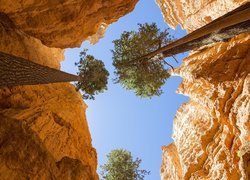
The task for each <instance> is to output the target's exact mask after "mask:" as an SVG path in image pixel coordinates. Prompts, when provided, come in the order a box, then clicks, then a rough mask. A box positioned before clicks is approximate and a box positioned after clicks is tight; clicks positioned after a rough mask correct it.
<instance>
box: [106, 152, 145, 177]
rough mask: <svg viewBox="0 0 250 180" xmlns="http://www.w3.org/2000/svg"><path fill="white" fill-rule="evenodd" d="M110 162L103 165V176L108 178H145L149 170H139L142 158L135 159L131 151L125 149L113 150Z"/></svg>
mask: <svg viewBox="0 0 250 180" xmlns="http://www.w3.org/2000/svg"><path fill="white" fill-rule="evenodd" d="M107 157H108V162H107V163H106V164H104V165H103V166H101V169H102V171H101V177H102V178H103V179H106V180H143V179H144V177H145V176H146V175H148V174H150V172H149V171H146V170H139V169H138V168H139V166H140V163H141V159H138V158H136V160H133V157H132V155H131V153H130V152H129V151H127V150H124V149H115V150H112V151H111V152H110V153H109V154H108V155H107Z"/></svg>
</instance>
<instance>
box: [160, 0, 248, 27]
mask: <svg viewBox="0 0 250 180" xmlns="http://www.w3.org/2000/svg"><path fill="white" fill-rule="evenodd" d="M247 1H248V0H156V2H157V4H158V5H159V7H160V9H161V11H162V14H163V16H164V19H165V21H166V22H167V23H168V25H169V26H170V27H172V28H176V27H177V25H181V27H182V28H183V29H185V30H187V31H188V32H192V31H194V30H195V29H198V28H200V27H202V26H204V25H206V24H207V23H209V22H211V21H213V20H215V19H217V18H218V17H220V16H222V15H224V14H226V13H227V12H229V11H232V10H233V9H235V8H237V7H239V6H240V5H242V4H243V3H246V2H247Z"/></svg>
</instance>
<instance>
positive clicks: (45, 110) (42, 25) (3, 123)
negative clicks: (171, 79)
mask: <svg viewBox="0 0 250 180" xmlns="http://www.w3.org/2000/svg"><path fill="white" fill-rule="evenodd" d="M135 3H136V1H135V0H130V1H126V2H122V1H97V0H95V1H86V0H85V1H77V0H71V1H70V0H68V1H66V0H63V1H47V0H44V1H39V2H38V1H16V2H14V1H8V0H0V51H2V52H5V53H9V54H13V55H15V56H20V57H23V58H25V59H29V60H31V61H34V62H36V63H39V64H42V65H46V66H49V67H53V68H60V61H62V60H63V51H64V50H63V49H61V48H65V47H75V46H79V44H80V43H81V42H82V41H83V40H84V39H86V38H87V37H88V36H91V35H95V33H96V32H97V35H96V36H95V38H94V40H95V41H96V40H97V39H98V37H99V36H103V31H100V30H98V27H99V26H100V23H103V22H105V23H107V24H109V23H111V22H114V21H116V20H117V19H118V18H119V17H121V16H123V15H124V14H126V13H128V12H129V11H131V10H132V9H133V7H134V6H135ZM48 46H50V47H48ZM72 63H74V62H72ZM86 108H87V105H86V104H85V103H84V102H83V101H82V98H81V95H80V93H78V92H76V91H75V87H74V86H73V85H71V84H69V83H58V84H48V85H36V86H18V87H5V88H0V179H3V180H5V179H6V180H9V179H63V180H64V179H72V180H76V179H79V180H80V179H84V180H92V179H98V175H97V173H96V168H97V154H96V151H95V149H94V148H93V147H92V144H91V136H90V132H89V129H88V124H87V120H86V116H85V111H86Z"/></svg>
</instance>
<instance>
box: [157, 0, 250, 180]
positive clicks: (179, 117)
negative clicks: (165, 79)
mask: <svg viewBox="0 0 250 180" xmlns="http://www.w3.org/2000/svg"><path fill="white" fill-rule="evenodd" d="M166 2H168V3H169V4H172V5H174V4H177V3H178V2H179V1H166ZM181 2H182V4H183V5H184V4H185V8H181V6H180V8H179V9H176V8H175V7H174V6H171V8H170V6H166V7H168V8H170V9H171V10H169V9H167V10H168V11H169V12H172V16H171V17H168V18H169V19H167V21H168V22H170V23H172V25H173V26H175V24H178V23H180V24H182V25H183V26H184V28H185V29H187V30H189V31H193V30H195V29H196V28H198V27H200V26H202V25H204V24H206V23H207V22H209V21H211V20H212V19H215V18H216V17H218V16H219V15H223V14H224V13H225V12H227V11H228V10H231V9H232V7H234V6H238V5H239V4H241V3H243V1H230V0H227V1H220V2H217V5H216V4H214V5H213V3H215V1H211V2H210V3H209V5H207V4H206V3H207V2H208V1H206V3H205V1H204V2H203V4H200V5H199V3H197V1H196V3H194V2H193V1H192V2H193V3H192V2H191V1H188V0H185V1H181ZM245 2H246V1H245ZM223 4H227V5H226V6H224V5H223ZM179 5H180V4H179ZM197 5H199V7H200V8H199V9H200V10H199V11H198V9H197V12H196V13H191V10H193V9H194V8H193V7H195V6H197ZM212 5H213V6H212ZM229 5H233V6H230V7H231V8H228V6H229ZM212 7H213V8H212ZM187 9H189V13H188V11H187ZM219 11H221V12H219ZM202 12H204V14H203V13H202ZM215 12H218V13H219V15H218V14H216V15H215V16H213V15H212V14H214V13H215ZM178 13H183V14H185V16H183V19H179V20H176V19H174V18H172V17H178V16H179V15H178ZM205 14H207V15H209V16H210V15H211V18H210V19H208V21H200V20H201V19H203V17H204V15H205ZM180 17H181V16H180ZM170 18H172V19H171V21H172V22H171V21H170ZM191 19H193V20H191ZM194 19H196V20H194ZM191 23H192V24H191ZM249 62H250V33H245V34H241V35H239V36H236V37H234V38H233V39H231V40H230V41H229V42H221V43H216V44H214V45H211V46H209V47H203V48H202V49H200V50H197V51H193V52H192V54H190V55H189V57H187V58H186V59H185V60H184V61H183V63H182V65H181V67H180V68H178V69H176V70H175V71H174V72H173V73H172V74H173V75H177V76H180V77H182V78H183V81H182V83H181V85H180V87H179V88H178V93H179V94H184V95H186V96H188V97H190V100H189V102H188V103H185V104H183V105H182V106H181V107H180V108H179V110H178V111H177V113H176V117H175V119H174V126H173V135H172V137H173V141H174V142H173V143H172V144H170V145H168V146H164V147H163V148H162V150H163V157H162V167H161V179H162V180H167V179H169V180H172V179H176V180H177V179H197V180H198V179H199V180H200V179H233V180H234V179H249V178H250V176H249V175H250V134H249V132H250V63H249Z"/></svg>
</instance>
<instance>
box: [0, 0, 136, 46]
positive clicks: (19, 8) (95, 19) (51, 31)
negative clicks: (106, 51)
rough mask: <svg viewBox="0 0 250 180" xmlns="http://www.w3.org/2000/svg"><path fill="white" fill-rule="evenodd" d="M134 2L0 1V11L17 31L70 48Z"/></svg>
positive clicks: (68, 0) (129, 9) (130, 9)
mask: <svg viewBox="0 0 250 180" xmlns="http://www.w3.org/2000/svg"><path fill="white" fill-rule="evenodd" d="M137 1H138V0H126V1H124V0H115V1H114V0H112V1H111V0H53V1H51V0H41V1H34V0H25V1H10V0H7V1H6V0H0V4H1V6H0V12H3V13H5V14H7V15H8V16H9V17H10V19H11V20H12V21H13V22H14V23H15V25H16V26H17V27H18V29H19V30H22V31H23V32H25V33H26V34H28V35H31V36H33V37H36V38H38V39H40V40H41V41H42V43H43V44H45V45H46V46H49V47H57V48H69V47H79V46H80V45H81V43H82V41H83V40H85V39H87V38H88V37H89V36H92V35H95V34H96V32H100V28H101V26H103V24H107V25H108V24H111V23H113V22H115V21H117V20H118V19H119V18H120V17H122V16H124V15H125V14H127V13H128V12H130V11H132V10H133V9H134V7H135V4H136V3H137ZM105 28H106V27H105ZM104 32H105V31H104ZM104 32H103V33H104ZM99 36H100V37H102V36H103V34H100V35H99ZM90 39H91V38H90ZM94 42H96V40H95V41H94Z"/></svg>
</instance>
